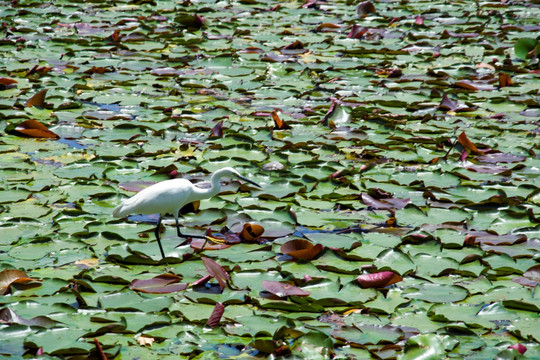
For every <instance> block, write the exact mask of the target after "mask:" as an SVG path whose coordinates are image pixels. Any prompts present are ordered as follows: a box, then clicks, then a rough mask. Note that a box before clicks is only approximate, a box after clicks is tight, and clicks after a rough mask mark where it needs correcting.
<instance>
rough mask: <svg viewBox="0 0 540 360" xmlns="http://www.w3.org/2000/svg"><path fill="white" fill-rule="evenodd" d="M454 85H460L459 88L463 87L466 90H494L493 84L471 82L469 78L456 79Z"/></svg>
mask: <svg viewBox="0 0 540 360" xmlns="http://www.w3.org/2000/svg"><path fill="white" fill-rule="evenodd" d="M454 86H457V87H460V88H463V89H467V90H473V91H478V90H484V91H491V90H495V87H493V85H490V84H481V83H473V82H472V81H469V80H461V81H456V82H455V83H454Z"/></svg>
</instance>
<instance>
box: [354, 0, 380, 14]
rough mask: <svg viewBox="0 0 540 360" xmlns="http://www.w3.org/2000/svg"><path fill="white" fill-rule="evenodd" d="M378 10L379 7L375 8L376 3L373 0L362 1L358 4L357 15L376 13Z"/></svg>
mask: <svg viewBox="0 0 540 360" xmlns="http://www.w3.org/2000/svg"><path fill="white" fill-rule="evenodd" d="M376 12H377V9H375V5H373V3H372V2H371V1H362V2H361V3H360V4H358V5H357V6H356V15H358V16H366V15H367V14H375V13H376Z"/></svg>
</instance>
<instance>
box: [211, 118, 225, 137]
mask: <svg viewBox="0 0 540 360" xmlns="http://www.w3.org/2000/svg"><path fill="white" fill-rule="evenodd" d="M211 135H212V137H214V138H216V137H218V138H220V137H223V120H221V121H220V122H218V123H217V124H216V125H215V126H214V127H213V128H212V131H211Z"/></svg>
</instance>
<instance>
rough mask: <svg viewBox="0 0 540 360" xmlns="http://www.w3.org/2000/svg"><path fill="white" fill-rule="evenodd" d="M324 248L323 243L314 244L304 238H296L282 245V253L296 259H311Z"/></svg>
mask: <svg viewBox="0 0 540 360" xmlns="http://www.w3.org/2000/svg"><path fill="white" fill-rule="evenodd" d="M323 249H324V246H323V245H321V244H316V245H313V244H312V243H311V242H309V241H307V240H304V239H294V240H290V241H287V242H286V243H284V244H283V245H281V253H282V254H286V255H289V256H291V257H293V258H295V259H300V260H311V259H313V258H314V257H315V256H317V255H319V253H320V252H321V251H322V250H323Z"/></svg>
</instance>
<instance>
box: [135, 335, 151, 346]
mask: <svg viewBox="0 0 540 360" xmlns="http://www.w3.org/2000/svg"><path fill="white" fill-rule="evenodd" d="M155 340H156V339H154V338H153V337H150V336H146V335H141V336H139V337H138V338H137V343H138V344H139V345H141V346H152V344H153V343H154V341H155Z"/></svg>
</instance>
